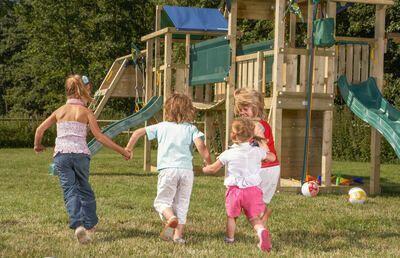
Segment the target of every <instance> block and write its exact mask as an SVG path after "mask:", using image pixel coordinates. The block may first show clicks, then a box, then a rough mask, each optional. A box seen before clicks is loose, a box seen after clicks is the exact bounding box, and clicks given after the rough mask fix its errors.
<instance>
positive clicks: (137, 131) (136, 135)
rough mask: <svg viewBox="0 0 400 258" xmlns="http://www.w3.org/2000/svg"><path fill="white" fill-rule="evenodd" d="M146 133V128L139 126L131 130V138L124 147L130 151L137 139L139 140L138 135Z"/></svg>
mask: <svg viewBox="0 0 400 258" xmlns="http://www.w3.org/2000/svg"><path fill="white" fill-rule="evenodd" d="M145 134H146V129H145V128H144V127H143V128H140V129H137V130H135V131H134V132H133V134H132V136H131V138H130V139H129V142H128V144H127V145H126V147H125V149H128V150H130V151H132V149H133V147H135V145H136V143H137V141H138V140H139V138H140V137H142V136H144V135H145Z"/></svg>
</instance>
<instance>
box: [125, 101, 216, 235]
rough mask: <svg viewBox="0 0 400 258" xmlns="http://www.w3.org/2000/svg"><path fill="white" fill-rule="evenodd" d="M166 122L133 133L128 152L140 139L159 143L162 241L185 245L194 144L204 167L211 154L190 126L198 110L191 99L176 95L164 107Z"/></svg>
mask: <svg viewBox="0 0 400 258" xmlns="http://www.w3.org/2000/svg"><path fill="white" fill-rule="evenodd" d="M164 108H165V120H166V121H164V122H160V123H158V124H155V125H150V126H147V127H144V128H140V129H137V130H136V131H134V132H133V134H132V136H131V138H130V140H129V142H128V144H127V146H126V148H125V149H127V150H132V149H133V147H134V146H135V144H136V142H137V141H138V139H139V138H140V137H142V136H144V135H147V137H148V139H149V140H153V139H157V142H158V150H157V170H158V172H159V174H158V183H157V197H156V199H155V200H154V208H155V209H156V210H157V212H158V213H159V214H160V215H161V216H162V217H164V218H165V219H166V221H167V222H166V224H165V226H164V228H163V230H162V231H161V234H160V236H161V238H162V239H164V240H170V239H172V240H173V241H174V242H175V243H185V242H186V241H185V240H184V239H183V231H184V227H185V224H186V216H187V212H188V209H189V202H190V195H191V193H192V186H193V165H192V160H193V154H192V148H193V143H194V145H195V146H196V148H197V150H198V151H199V153H200V155H201V157H202V158H203V159H204V161H205V163H207V164H210V163H211V159H210V154H209V152H208V149H207V147H206V146H205V144H204V141H203V139H204V134H203V133H202V132H200V131H199V130H198V129H197V128H196V126H194V125H192V124H191V123H190V122H191V121H193V119H194V115H195V109H194V107H193V104H192V101H191V99H190V98H189V97H188V96H187V95H185V94H180V93H175V94H173V95H172V96H171V97H170V98H168V100H167V101H166V103H165V106H164Z"/></svg>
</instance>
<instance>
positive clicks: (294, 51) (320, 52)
mask: <svg viewBox="0 0 400 258" xmlns="http://www.w3.org/2000/svg"><path fill="white" fill-rule="evenodd" d="M279 53H281V54H285V55H305V56H307V55H309V53H308V49H306V48H290V47H289V48H280V49H279ZM335 55H336V51H335V50H326V49H315V56H335Z"/></svg>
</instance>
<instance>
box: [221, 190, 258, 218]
mask: <svg viewBox="0 0 400 258" xmlns="http://www.w3.org/2000/svg"><path fill="white" fill-rule="evenodd" d="M225 207H226V214H227V215H228V217H231V218H236V217H239V216H240V213H241V212H242V209H243V211H244V214H245V215H246V217H247V218H248V219H253V218H255V217H257V216H259V215H261V214H262V213H263V212H264V209H265V204H264V201H263V193H262V191H261V189H260V188H258V186H252V187H248V188H239V187H237V186H229V188H228V189H227V190H226V193H225Z"/></svg>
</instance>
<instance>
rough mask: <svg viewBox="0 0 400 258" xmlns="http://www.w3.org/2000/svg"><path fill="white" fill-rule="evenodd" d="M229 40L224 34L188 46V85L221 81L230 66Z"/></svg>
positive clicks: (226, 74)
mask: <svg viewBox="0 0 400 258" xmlns="http://www.w3.org/2000/svg"><path fill="white" fill-rule="evenodd" d="M230 59H231V54H230V47H229V40H227V39H226V37H225V36H222V37H218V38H213V39H210V40H206V41H203V42H200V43H197V44H194V45H192V46H191V47H190V74H189V85H191V86H194V85H202V84H206V83H216V82H223V81H224V79H225V77H227V76H228V73H229V68H230V61H231V60H230Z"/></svg>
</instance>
